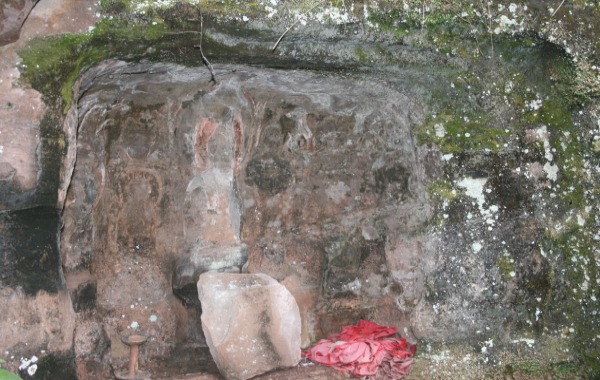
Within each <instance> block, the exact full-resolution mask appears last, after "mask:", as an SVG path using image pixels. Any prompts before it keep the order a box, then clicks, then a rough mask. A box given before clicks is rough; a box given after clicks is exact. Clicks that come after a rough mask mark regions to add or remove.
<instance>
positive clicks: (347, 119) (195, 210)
mask: <svg viewBox="0 0 600 380" xmlns="http://www.w3.org/2000/svg"><path fill="white" fill-rule="evenodd" d="M217 70H218V71H219V72H220V73H222V74H221V76H220V78H219V81H220V83H219V85H218V86H212V85H210V84H209V83H207V81H206V79H207V78H206V73H205V72H204V71H203V70H199V69H185V68H182V67H178V66H174V65H135V66H131V65H126V64H124V63H118V62H117V63H112V64H108V65H104V66H102V67H100V68H97V69H95V70H93V71H92V72H90V73H88V75H87V77H86V78H85V79H83V81H82V86H83V87H82V88H81V93H83V94H84V95H83V96H82V98H81V99H80V100H79V102H78V115H79V116H78V120H79V125H78V135H77V154H76V165H75V170H74V173H73V178H72V180H71V184H70V187H69V192H68V195H67V198H66V202H65V210H64V212H63V215H62V217H63V220H64V221H65V225H64V227H63V230H62V234H61V248H62V250H61V254H62V260H63V263H64V267H65V270H66V271H67V272H70V273H67V278H70V276H73V275H75V274H76V273H77V272H79V271H81V270H89V271H90V272H91V274H92V275H93V276H94V277H95V278H96V279H97V286H98V293H97V300H98V301H97V302H98V307H99V308H100V309H101V310H104V311H105V314H104V315H103V316H102V317H101V318H100V319H101V320H102V322H103V324H104V326H105V328H106V329H108V330H110V331H108V336H109V338H110V340H111V342H112V345H113V348H112V352H113V357H116V356H118V355H117V354H116V351H117V348H116V347H118V346H119V345H120V337H121V335H123V334H127V333H130V332H134V331H136V332H141V333H144V334H149V336H150V341H149V343H148V344H147V345H146V347H145V348H143V351H142V352H144V353H145V355H147V356H148V357H150V356H152V355H158V356H160V355H163V356H164V355H168V353H169V350H170V349H172V348H173V347H172V346H169V344H170V343H167V342H169V341H174V342H185V341H196V342H198V341H202V336H201V332H200V331H199V328H198V322H199V320H198V316H199V311H198V310H197V308H196V309H194V308H193V307H189V308H188V309H187V310H185V309H182V308H181V307H179V308H177V307H176V306H173V305H172V302H173V300H172V290H171V278H170V276H171V273H172V272H173V271H174V268H173V266H174V265H179V266H178V267H177V269H180V268H183V269H180V270H175V271H174V272H175V276H174V279H173V281H174V285H176V287H177V285H181V283H182V281H183V280H182V278H183V277H184V276H185V273H186V272H185V270H184V269H185V268H187V266H183V267H182V266H181V265H182V264H181V263H182V262H183V263H184V264H185V263H188V264H190V263H191V265H192V271H193V270H196V272H197V273H196V275H199V273H201V270H197V269H194V268H197V267H202V268H204V269H203V270H208V269H211V268H210V267H205V266H206V265H208V266H211V265H212V269H227V268H228V267H229V268H230V267H231V265H232V263H230V262H229V261H227V260H225V255H226V254H227V253H228V252H238V251H237V250H239V249H241V251H239V252H243V253H244V254H246V255H247V258H248V265H247V269H246V270H248V271H249V272H263V273H268V274H270V275H272V276H273V277H275V278H276V279H278V280H280V281H283V282H284V283H285V284H286V285H288V287H290V288H291V290H292V291H293V293H294V295H295V296H296V297H297V299H298V301H299V303H300V304H301V308H302V313H303V324H304V329H303V334H304V335H303V339H304V342H303V343H304V344H305V345H307V344H309V343H310V342H311V341H312V340H314V339H316V338H318V337H321V336H323V335H324V334H328V333H330V332H334V331H335V330H336V329H338V328H339V327H341V326H342V325H344V324H346V323H350V322H352V321H353V320H354V319H356V318H358V317H362V318H370V319H373V318H374V319H375V320H378V321H380V322H381V323H388V324H393V325H396V326H398V327H401V329H404V330H403V331H405V333H406V332H407V331H408V330H409V329H410V317H409V316H408V315H406V316H404V317H402V313H401V312H399V311H397V310H396V309H395V308H394V306H393V303H394V302H401V303H402V304H405V303H406V304H407V308H408V309H407V310H409V311H410V310H412V308H413V307H414V306H415V305H416V304H418V303H419V301H420V300H421V298H422V296H423V283H424V276H425V274H426V271H427V270H429V268H428V267H427V264H426V260H427V259H426V257H427V255H428V254H429V252H430V251H431V250H429V251H428V250H427V249H428V248H429V246H427V244H428V242H427V239H424V240H425V242H421V240H420V238H412V237H410V236H411V235H412V234H414V233H416V231H417V230H418V229H419V228H420V227H421V226H422V225H423V223H425V222H426V221H427V220H428V218H430V217H431V208H430V205H429V203H428V201H427V197H426V195H425V194H426V192H425V187H426V184H427V181H429V180H431V178H433V177H435V176H436V175H439V170H440V169H439V166H436V165H437V164H439V152H437V151H435V149H430V150H429V151H424V150H423V149H418V148H417V147H416V146H415V141H414V138H413V136H412V134H411V127H412V126H414V125H415V124H417V123H422V120H423V113H422V112H423V111H422V108H421V106H420V105H419V103H418V102H417V101H415V99H413V98H411V97H409V96H408V95H406V94H403V93H400V92H398V91H396V90H394V89H392V88H390V87H389V86H388V85H386V84H385V83H384V82H381V81H368V80H364V81H353V80H344V79H339V78H327V77H322V76H319V75H316V74H310V73H306V72H283V71H275V70H259V69H252V68H246V67H238V68H237V70H236V71H235V72H232V71H231V69H230V68H229V67H227V66H217ZM432 155H433V156H432ZM436 155H437V158H438V161H435V160H434V161H431V160H430V161H431V162H429V164H428V165H425V160H424V158H427V157H429V156H432V157H436ZM406 241H408V242H406ZM235 247H241V248H235ZM246 247H247V248H246ZM246 250H247V253H246ZM394 252H396V253H394ZM390 255H392V256H393V257H394V258H393V260H391V261H390V260H387V259H386V257H388V256H390ZM206 257H209V258H210V260H209V261H207V260H206ZM243 257H244V258H245V257H246V256H243ZM244 261H245V260H241V261H239V260H238V261H235V260H234V262H233V264H235V265H237V271H239V270H240V269H241V268H240V267H241V265H243V264H244ZM388 261H389V262H388ZM221 262H223V263H221ZM386 263H387V264H386ZM188 264H186V265H188ZM229 270H231V269H229ZM390 274H391V275H390ZM400 284H401V285H400ZM181 287H182V286H180V287H178V288H181ZM193 298H194V297H193V296H192V297H190V298H188V299H187V300H186V299H185V298H184V299H183V301H184V303H185V304H188V303H192V304H193ZM331 299H335V300H336V301H335V302H336V304H335V305H325V304H317V303H318V301H319V300H322V301H323V302H327V301H328V300H331ZM163 305H164V306H163ZM159 308H160V310H158V309H159ZM157 313H160V314H157ZM332 313H333V314H332ZM390 313H391V314H390ZM146 314H148V315H146ZM150 314H153V315H155V316H157V318H158V319H155V320H154V321H151V319H148V318H150ZM148 321H150V322H149V323H148ZM108 326H110V327H108ZM405 328H406V329H405Z"/></svg>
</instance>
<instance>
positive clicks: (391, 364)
mask: <svg viewBox="0 0 600 380" xmlns="http://www.w3.org/2000/svg"><path fill="white" fill-rule="evenodd" d="M395 334H396V328H395V327H385V326H380V325H378V324H376V323H373V322H369V321H363V320H360V321H358V323H357V324H356V326H346V327H344V328H342V332H341V333H340V334H334V335H331V336H329V337H328V338H327V339H322V340H320V341H319V343H317V344H316V345H315V346H314V347H312V348H310V349H308V350H306V351H303V352H302V354H303V356H304V357H305V358H307V359H309V360H311V361H313V362H315V363H319V364H323V365H326V366H329V367H334V368H335V369H337V370H338V371H345V372H349V373H350V375H351V376H352V377H363V376H374V377H373V378H374V379H375V380H398V379H401V378H403V377H404V376H406V375H407V374H408V371H409V370H410V367H411V366H412V363H413V359H412V357H413V355H414V354H415V352H416V350H417V346H414V345H411V344H408V343H406V340H404V339H402V338H395V337H394V335H395Z"/></svg>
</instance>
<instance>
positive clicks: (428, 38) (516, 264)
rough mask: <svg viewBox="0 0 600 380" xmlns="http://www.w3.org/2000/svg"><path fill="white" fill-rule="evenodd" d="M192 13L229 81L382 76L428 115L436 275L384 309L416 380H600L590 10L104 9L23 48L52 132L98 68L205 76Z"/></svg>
mask: <svg viewBox="0 0 600 380" xmlns="http://www.w3.org/2000/svg"><path fill="white" fill-rule="evenodd" d="M199 6H201V7H202V13H203V16H204V40H203V43H202V47H203V50H204V53H205V55H206V56H207V58H208V59H209V60H210V61H211V62H212V63H224V64H231V66H227V70H229V72H231V70H235V67H236V65H238V66H239V65H251V66H261V67H269V68H276V69H282V70H287V69H289V70H297V69H305V70H311V71H313V72H315V73H318V74H319V75H323V76H332V77H338V78H356V79H364V78H367V77H368V78H376V79H377V80H384V81H385V82H386V83H388V84H389V85H390V87H391V88H395V89H397V90H398V91H400V92H404V93H407V94H410V95H411V96H414V97H415V98H417V99H418V100H419V101H420V103H421V104H422V106H423V115H424V116H423V120H421V122H419V123H417V126H416V127H415V128H414V129H413V136H414V138H415V139H416V141H417V143H418V146H420V147H421V148H419V152H420V153H422V154H423V160H424V162H425V164H424V165H425V167H430V169H431V170H429V171H428V173H426V174H424V175H426V176H429V186H428V196H429V201H430V206H431V207H432V210H433V212H432V216H431V217H430V218H429V219H428V221H427V222H426V223H425V224H423V225H422V226H421V228H420V229H419V231H417V232H413V233H412V234H413V235H414V236H412V238H414V239H416V240H419V239H420V240H419V241H423V242H426V243H423V246H424V247H430V248H423V250H426V249H431V250H432V252H435V255H434V256H435V257H436V258H437V259H436V260H437V261H436V264H435V265H434V267H433V269H432V270H431V272H430V273H428V274H427V275H426V277H425V281H424V284H423V289H424V292H423V297H422V298H421V299H420V300H418V302H417V304H414V305H413V304H410V302H409V301H412V300H409V299H408V298H406V297H407V296H406V295H402V294H399V295H397V297H396V299H395V301H394V305H395V307H396V308H397V309H398V310H399V311H400V312H402V313H405V314H406V315H410V316H411V317H410V319H411V321H413V322H411V323H412V325H411V326H412V329H413V332H414V333H415V336H417V337H419V338H422V339H421V341H420V347H419V354H418V360H417V364H416V366H415V368H414V371H413V374H411V378H427V379H433V378H440V379H441V378H444V379H448V378H453V376H454V377H456V378H461V376H465V377H470V378H483V377H482V376H489V377H490V378H510V377H507V376H514V378H517V377H518V376H521V377H520V378H536V379H541V378H544V379H545V378H548V377H546V376H548V374H550V375H551V376H552V378H554V379H568V378H590V379H592V378H597V376H600V315H599V312H600V305H599V299H600V273H599V267H600V246H599V245H600V234H599V233H598V227H599V224H600V214H599V207H598V199H599V198H598V197H600V183H599V180H600V166H599V165H600V114H599V113H600V100H599V97H600V55H599V51H600V43H599V42H598V41H600V39H599V37H600V36H599V34H600V5H599V3H598V2H597V1H596V2H586V1H575V2H563V3H562V4H561V3H560V2H559V1H556V2H553V3H552V4H550V3H548V2H537V1H531V2H515V3H512V2H505V1H501V2H497V1H494V2H491V1H490V2H487V1H484V2H479V1H475V2H466V1H454V2H452V1H450V2H439V1H418V0H410V1H404V2H400V1H379V2H375V1H373V2H368V1H367V2H351V1H346V2H344V1H333V2H329V1H322V2H317V1H308V0H296V1H277V0H269V1H262V2H253V1H229V0H225V1H212V0H211V1H202V2H201V3H200V4H198V3H197V2H194V1H189V2H172V1H156V2H155V1H134V0H130V1H127V0H123V1H109V0H104V1H102V7H103V13H102V15H101V16H102V19H101V21H99V22H98V23H97V25H96V27H95V28H93V29H91V30H89V31H88V32H85V33H82V34H78V35H61V36H54V37H51V38H45V39H34V40H31V41H30V43H29V45H28V46H27V47H26V48H24V49H22V50H21V51H20V55H21V57H22V58H23V61H22V62H21V64H20V70H21V73H22V76H21V78H22V82H23V84H24V85H27V84H30V85H31V86H32V87H33V88H34V89H36V90H38V91H40V92H41V93H42V94H43V95H44V97H45V101H46V103H47V104H48V106H49V107H50V108H51V109H52V111H51V112H52V114H53V115H54V116H55V117H56V118H60V117H64V116H62V115H64V114H66V113H67V111H68V110H69V109H70V108H71V107H72V106H73V105H76V103H77V101H78V99H77V98H74V96H73V93H74V91H73V86H74V84H75V82H76V81H77V79H78V78H79V77H80V76H81V75H82V74H84V73H85V72H86V71H87V70H88V69H90V68H92V67H94V66H96V65H97V64H99V63H100V62H102V61H105V60H108V59H112V60H124V61H127V62H130V63H131V64H134V63H142V64H146V63H154V62H156V63H158V62H161V63H175V64H179V65H184V66H188V67H204V63H203V62H202V59H201V57H200V54H199V50H198V48H196V47H195V46H196V45H198V44H199V34H198V33H197V32H199V31H200V17H199V16H200V9H199ZM290 26H292V28H291V29H290V30H289V31H288V32H287V34H286V35H285V37H284V38H283V39H282V40H281V42H280V43H279V45H278V46H277V48H276V49H275V50H273V47H274V45H275V42H276V41H277V40H278V38H279V37H280V36H281V34H282V33H284V32H285V31H286V30H287V29H288V27H290ZM224 67H225V66H222V67H221V68H220V69H219V70H218V71H217V81H218V80H219V78H220V75H224V73H225V70H226V69H225V68H224ZM134 69H135V66H132V70H133V71H130V72H131V73H133V72H134ZM75 93H77V91H75ZM193 100H194V99H190V101H193ZM56 146H57V149H59V148H60V149H65V147H64V144H62V145H61V144H56ZM427 152H429V153H427ZM426 153H427V154H429V155H427V154H426ZM428 160H430V161H428ZM428 165H429V166H428ZM436 168H437V169H436ZM383 225H384V224H383V222H381V224H375V227H376V228H378V231H380V232H381V229H382V228H387V227H381V226H383ZM416 240H415V241H416ZM431 247H433V248H431ZM411 265H412V264H411ZM415 265H416V264H415ZM328 305H329V304H328ZM321 307H324V306H323V305H321ZM327 307H334V306H331V305H329V306H327ZM595 376H596V377H595Z"/></svg>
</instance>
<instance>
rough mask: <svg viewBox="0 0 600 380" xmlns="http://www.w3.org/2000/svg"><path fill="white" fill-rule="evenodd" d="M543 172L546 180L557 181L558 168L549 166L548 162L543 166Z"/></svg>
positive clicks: (552, 165)
mask: <svg viewBox="0 0 600 380" xmlns="http://www.w3.org/2000/svg"><path fill="white" fill-rule="evenodd" d="M544 171H545V172H546V176H547V177H548V179H550V180H552V181H556V180H557V179H558V166H557V165H554V164H551V163H550V162H546V164H545V165H544Z"/></svg>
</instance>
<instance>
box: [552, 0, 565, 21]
mask: <svg viewBox="0 0 600 380" xmlns="http://www.w3.org/2000/svg"><path fill="white" fill-rule="evenodd" d="M564 3H565V0H562V3H560V5H559V6H558V8H556V10H555V11H554V13H552V16H550V17H554V15H555V14H556V12H558V10H559V9H560V7H562V5H563V4H564Z"/></svg>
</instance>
